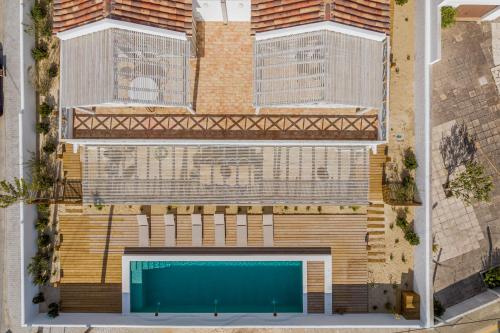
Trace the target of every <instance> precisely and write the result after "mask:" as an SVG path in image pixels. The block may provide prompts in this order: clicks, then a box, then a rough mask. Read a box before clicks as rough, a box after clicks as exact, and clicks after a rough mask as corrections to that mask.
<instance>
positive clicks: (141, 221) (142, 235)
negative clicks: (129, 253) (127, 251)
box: [137, 215, 149, 247]
mask: <svg viewBox="0 0 500 333" xmlns="http://www.w3.org/2000/svg"><path fill="white" fill-rule="evenodd" d="M137 224H138V227H139V247H148V246H149V223H148V217H147V216H146V215H137Z"/></svg>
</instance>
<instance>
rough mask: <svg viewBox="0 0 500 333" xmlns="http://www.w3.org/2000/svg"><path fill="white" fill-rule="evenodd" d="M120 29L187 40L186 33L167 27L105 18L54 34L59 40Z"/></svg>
mask: <svg viewBox="0 0 500 333" xmlns="http://www.w3.org/2000/svg"><path fill="white" fill-rule="evenodd" d="M113 28H115V29H121V30H128V31H135V32H142V33H145V34H149V35H155V36H162V37H168V38H174V39H180V40H187V36H186V33H184V32H178V31H172V30H167V29H161V28H155V27H151V26H147V25H143V24H136V23H132V22H126V21H119V20H113V19H109V18H105V19H102V20H99V21H96V22H92V23H88V24H85V25H82V26H78V27H75V28H72V29H69V30H66V31H62V32H59V33H57V34H56V36H57V37H58V38H59V39H60V40H68V39H72V38H77V37H81V36H84V35H88V34H91V33H94V32H99V31H103V30H107V29H113Z"/></svg>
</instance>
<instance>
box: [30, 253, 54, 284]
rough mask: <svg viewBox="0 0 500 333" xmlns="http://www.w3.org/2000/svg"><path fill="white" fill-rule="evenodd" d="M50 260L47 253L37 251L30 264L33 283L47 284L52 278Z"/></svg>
mask: <svg viewBox="0 0 500 333" xmlns="http://www.w3.org/2000/svg"><path fill="white" fill-rule="evenodd" d="M49 268H50V262H49V257H48V255H47V254H43V253H40V252H39V253H37V254H36V255H35V256H34V257H32V258H31V262H30V263H29V264H28V273H29V274H30V275H31V278H32V281H33V284H35V285H37V286H43V285H45V284H46V283H47V282H48V281H49V279H50V271H49Z"/></svg>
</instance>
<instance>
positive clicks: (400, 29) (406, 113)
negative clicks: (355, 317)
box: [368, 0, 415, 312]
mask: <svg viewBox="0 0 500 333" xmlns="http://www.w3.org/2000/svg"><path fill="white" fill-rule="evenodd" d="M414 9H415V2H414V0H410V1H409V2H408V3H407V4H406V5H404V6H397V5H395V6H394V17H393V30H392V36H391V53H392V66H391V73H390V75H391V77H390V100H389V107H390V109H389V110H390V111H389V112H390V113H389V124H390V130H389V138H388V139H389V144H388V146H389V150H388V155H389V157H390V158H391V162H389V163H387V168H388V169H389V170H391V169H393V170H401V166H400V165H401V156H402V154H403V152H404V150H405V149H406V148H407V147H411V146H413V144H414V116H413V112H414V104H413V98H414V96H413V76H414V55H415V47H414V43H415V42H414V29H415V22H413V18H414ZM396 172H398V171H396ZM388 175H389V176H391V172H390V171H389V172H388ZM398 208H400V207H391V206H388V205H386V207H385V224H386V227H385V241H386V249H385V251H386V262H385V263H369V264H368V270H369V272H368V274H369V277H368V278H369V308H370V309H369V310H370V311H371V312H387V311H389V312H390V310H388V308H390V307H394V306H395V307H396V309H399V298H400V297H399V295H400V292H401V290H407V289H412V282H411V280H412V269H413V248H412V246H411V245H409V244H408V242H407V241H406V240H405V239H404V234H403V232H402V230H401V229H400V228H398V227H397V226H396V224H395V219H396V215H397V209H398ZM412 216H413V209H412V208H410V209H409V211H408V221H412ZM391 226H392V227H391Z"/></svg>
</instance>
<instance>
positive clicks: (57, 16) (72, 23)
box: [54, 0, 192, 35]
mask: <svg viewBox="0 0 500 333" xmlns="http://www.w3.org/2000/svg"><path fill="white" fill-rule="evenodd" d="M105 17H107V18H112V19H116V20H123V21H128V22H132V23H138V24H145V25H150V26H154V27H158V28H164V29H169V30H174V31H181V32H186V33H187V34H188V35H190V34H191V22H192V5H191V0H55V1H54V32H56V33H57V32H60V31H64V30H68V29H71V28H74V27H77V26H80V25H84V24H87V23H91V22H95V21H97V20H100V19H102V18H105Z"/></svg>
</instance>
